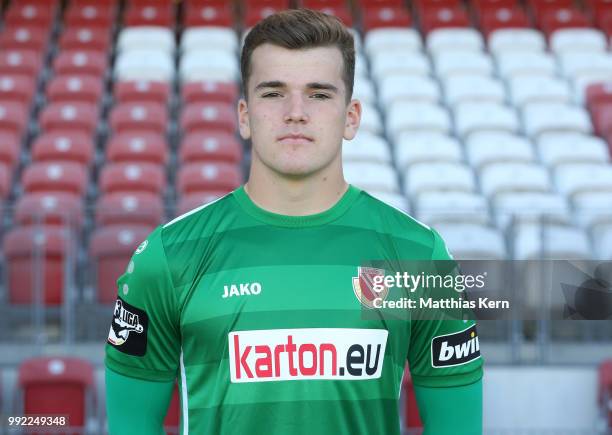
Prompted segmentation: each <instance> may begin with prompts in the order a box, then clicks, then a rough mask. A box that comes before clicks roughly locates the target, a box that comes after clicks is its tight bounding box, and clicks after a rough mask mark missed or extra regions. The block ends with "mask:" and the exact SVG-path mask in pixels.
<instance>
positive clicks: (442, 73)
mask: <svg viewBox="0 0 612 435" xmlns="http://www.w3.org/2000/svg"><path fill="white" fill-rule="evenodd" d="M433 64H434V68H435V70H436V75H438V76H439V77H440V78H442V79H446V78H447V77H448V76H450V75H453V74H480V75H483V76H490V75H492V74H493V71H494V68H493V60H492V58H491V57H490V56H489V55H488V54H486V53H484V52H475V51H466V50H464V51H460V50H453V51H442V52H439V53H438V54H436V55H435V56H434V58H433Z"/></svg>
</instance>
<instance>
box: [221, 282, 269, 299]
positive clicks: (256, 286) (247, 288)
mask: <svg viewBox="0 0 612 435" xmlns="http://www.w3.org/2000/svg"><path fill="white" fill-rule="evenodd" d="M239 286H240V287H237V286H236V285H235V284H232V285H229V286H228V285H224V286H223V296H221V297H222V298H223V299H225V298H231V297H232V296H250V295H258V294H259V293H261V284H260V283H258V282H254V283H249V282H247V283H244V284H239Z"/></svg>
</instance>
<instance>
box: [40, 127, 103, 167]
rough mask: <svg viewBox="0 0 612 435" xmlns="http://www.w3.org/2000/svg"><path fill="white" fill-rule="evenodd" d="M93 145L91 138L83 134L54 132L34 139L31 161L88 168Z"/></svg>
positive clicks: (69, 131) (93, 149)
mask: <svg viewBox="0 0 612 435" xmlns="http://www.w3.org/2000/svg"><path fill="white" fill-rule="evenodd" d="M94 151H95V145H94V143H93V140H92V139H91V136H89V135H86V134H85V133H80V132H73V131H71V130H68V131H54V132H52V133H45V134H42V135H40V136H38V137H37V138H36V141H35V142H34V144H33V145H32V160H33V161H35V162H43V161H72V162H76V163H80V164H81V165H84V166H89V165H90V163H91V162H92V159H93V157H94Z"/></svg>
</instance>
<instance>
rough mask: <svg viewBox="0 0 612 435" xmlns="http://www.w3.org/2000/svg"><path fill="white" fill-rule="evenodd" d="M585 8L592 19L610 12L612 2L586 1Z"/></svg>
mask: <svg viewBox="0 0 612 435" xmlns="http://www.w3.org/2000/svg"><path fill="white" fill-rule="evenodd" d="M585 6H586V8H587V10H588V11H589V12H590V13H591V16H594V17H597V16H599V15H601V14H603V13H606V12H610V11H612V2H610V0H587V1H586V2H585Z"/></svg>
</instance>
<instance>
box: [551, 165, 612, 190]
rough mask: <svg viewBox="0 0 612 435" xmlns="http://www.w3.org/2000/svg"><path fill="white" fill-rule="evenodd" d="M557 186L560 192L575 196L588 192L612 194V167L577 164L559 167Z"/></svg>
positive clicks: (555, 174) (556, 172)
mask: <svg viewBox="0 0 612 435" xmlns="http://www.w3.org/2000/svg"><path fill="white" fill-rule="evenodd" d="M554 177H555V184H556V185H557V188H558V189H559V191H560V192H562V193H564V194H566V195H568V196H574V195H576V194H578V193H583V192H587V191H591V192H594V191H600V192H612V165H605V164H604V165H602V164H593V163H576V164H566V165H560V166H557V168H556V169H555V171H554Z"/></svg>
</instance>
